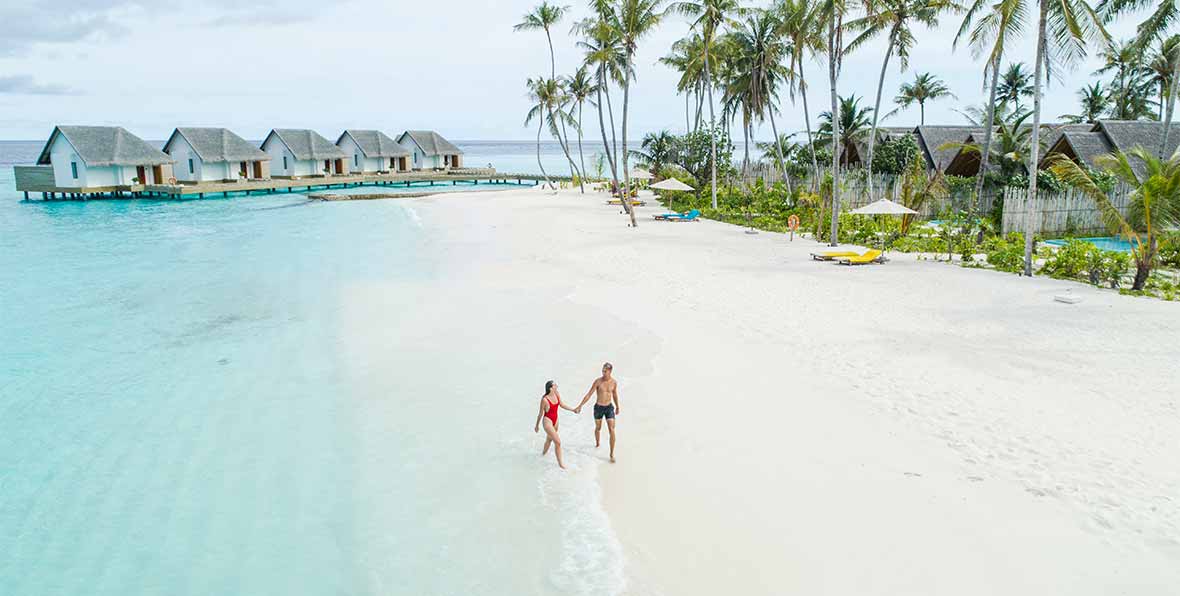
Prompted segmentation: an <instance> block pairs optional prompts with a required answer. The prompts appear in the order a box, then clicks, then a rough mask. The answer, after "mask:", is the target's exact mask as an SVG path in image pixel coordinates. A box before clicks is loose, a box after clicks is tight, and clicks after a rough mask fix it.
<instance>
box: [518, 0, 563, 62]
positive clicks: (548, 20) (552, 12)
mask: <svg viewBox="0 0 1180 596" xmlns="http://www.w3.org/2000/svg"><path fill="white" fill-rule="evenodd" d="M569 9H570V7H568V6H557V5H555V4H550V3H549V2H542V3H541V4H540V5H538V6H537V7H536V8H534V9H533V11H532V12H530V13H528V14H526V15H524V17H522V18H521V20H520V22H519V23H517V24H516V26H514V27H513V28H512V30H513V31H536V30H538V29H542V30H544V31H545V38H546V39H548V40H549V67H550V71H549V78H552V79H556V78H557V56H556V54H554V52H553V35H552V34H551V33H550V29H551V28H552V27H553V26H554V25H556V24H557V22H558V21H560V20H561V17H563V16H565V13H567V12H569Z"/></svg>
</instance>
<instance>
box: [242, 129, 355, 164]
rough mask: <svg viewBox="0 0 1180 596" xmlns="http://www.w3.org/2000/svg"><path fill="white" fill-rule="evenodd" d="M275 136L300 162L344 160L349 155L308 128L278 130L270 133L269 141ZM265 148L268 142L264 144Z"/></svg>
mask: <svg viewBox="0 0 1180 596" xmlns="http://www.w3.org/2000/svg"><path fill="white" fill-rule="evenodd" d="M271 136H274V137H277V138H278V139H279V141H281V142H282V143H283V144H284V145H286V146H287V150H289V151H290V152H291V155H294V156H295V159H300V160H307V159H311V160H321V159H344V158H347V157H348V154H347V153H345V152H344V150H343V149H341V148H339V147H337V146H336V145H333V144H332V141H329V140H328V139H325V138H324V137H322V136H320V134H319V133H317V132H316V131H314V130H309V129H306V128H276V129H274V130H272V131H270V134H269V135H267V136H266V138H267V140H270V137H271ZM262 144H263V146H265V145H266V141H263V142H262Z"/></svg>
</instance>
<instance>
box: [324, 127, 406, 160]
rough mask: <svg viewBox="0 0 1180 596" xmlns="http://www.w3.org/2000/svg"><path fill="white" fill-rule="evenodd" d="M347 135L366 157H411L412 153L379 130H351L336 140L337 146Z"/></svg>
mask: <svg viewBox="0 0 1180 596" xmlns="http://www.w3.org/2000/svg"><path fill="white" fill-rule="evenodd" d="M345 135H347V136H349V137H352V140H353V141H355V142H356V144H357V147H360V148H361V153H364V154H365V157H402V156H405V155H409V154H410V152H409V151H408V150H407V149H406V148H405V147H402V146H401V145H398V144H397V141H395V140H393V139H391V138H389V136H388V135H386V134H385V133H383V132H381V131H379V130H356V129H353V128H350V129H348V130H346V131H344V132H343V133H341V134H340V138H339V139H336V144H337V145H339V144H340V141H343V140H344V137H345Z"/></svg>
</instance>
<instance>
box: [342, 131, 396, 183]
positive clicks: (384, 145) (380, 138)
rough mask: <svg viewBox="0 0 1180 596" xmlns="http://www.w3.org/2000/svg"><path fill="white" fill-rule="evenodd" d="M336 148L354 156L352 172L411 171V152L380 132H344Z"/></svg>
mask: <svg viewBox="0 0 1180 596" xmlns="http://www.w3.org/2000/svg"><path fill="white" fill-rule="evenodd" d="M336 146H337V147H340V149H341V150H343V151H344V152H345V153H347V154H349V155H351V156H352V165H351V166H350V167H351V170H352V171H353V172H355V173H361V174H380V173H385V172H406V171H409V169H410V151H409V150H408V149H406V148H405V147H402V146H401V145H399V144H398V143H397V141H395V140H393V139H391V138H389V136H388V135H386V134H385V133H383V132H381V131H379V130H356V129H351V128H350V129H348V130H346V131H344V132H343V133H342V134H341V135H340V138H338V139H336Z"/></svg>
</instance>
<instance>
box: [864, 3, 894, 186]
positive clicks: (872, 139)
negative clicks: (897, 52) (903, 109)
mask: <svg viewBox="0 0 1180 596" xmlns="http://www.w3.org/2000/svg"><path fill="white" fill-rule="evenodd" d="M896 38H897V26H896V25H895V26H894V27H893V31H891V32H890V33H889V45H888V46H887V47H886V48H885V59H884V60H882V61H881V76H879V77H878V78H877V101H876V102H874V103H873V128H872V130H870V131H869V157H868V159H869V163H868V171H869V175H868V187H869V200H870V201H872V200H873V149H874V147H875V146H876V144H877V116H878V115H879V114H880V113H881V92H882V91H883V90H884V89H885V72H886V71H887V70H888V69H889V58H891V57H892V56H893V45H894V43H895V42H896Z"/></svg>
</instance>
